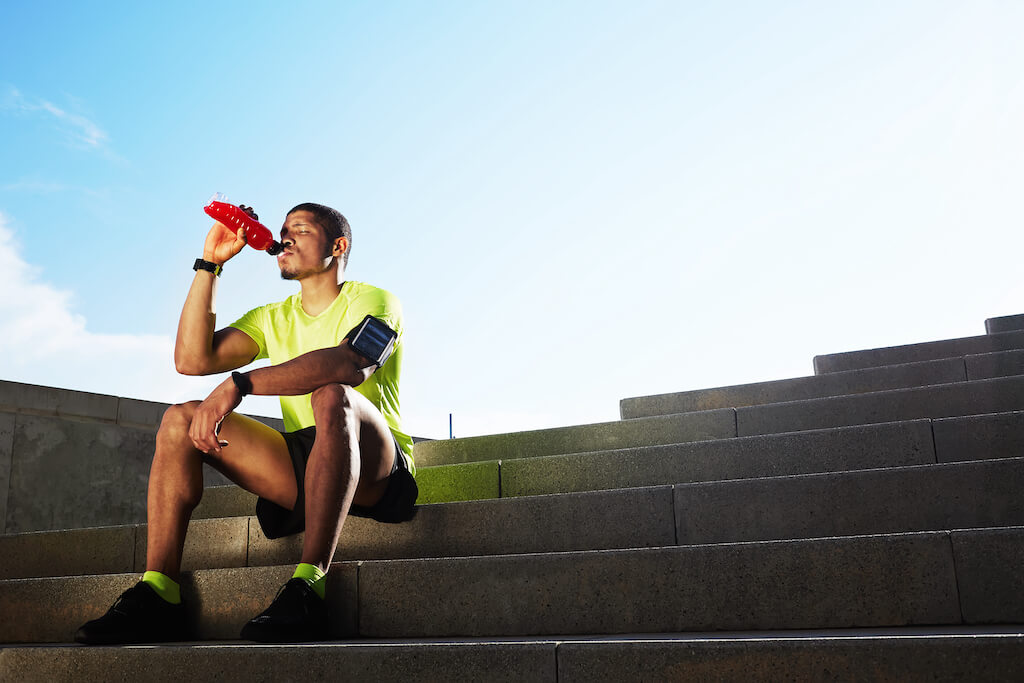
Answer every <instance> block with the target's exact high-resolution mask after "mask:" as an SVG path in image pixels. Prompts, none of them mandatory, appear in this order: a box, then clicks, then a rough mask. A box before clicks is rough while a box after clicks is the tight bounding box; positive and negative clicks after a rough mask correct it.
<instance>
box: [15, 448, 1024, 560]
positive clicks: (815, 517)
mask: <svg viewBox="0 0 1024 683" xmlns="http://www.w3.org/2000/svg"><path fill="white" fill-rule="evenodd" d="M1022 489H1024V458H1014V459H1007V460H987V461H975V462H964V463H952V464H947V465H919V466H913V467H896V468H887V469H876V470H860V471H854V472H834V473H829V474H821V475H802V476H792V477H768V478H759V479H749V480H729V481H717V482H707V483H702V484H680V485H676V486H656V487H645V488H634V489H619V490H611V491H599V492H591V493H578V494H561V495H550V496H531V497H523V498H506V499H502V500H489V501H479V502H473V503H451V504H444V505H430V506H425V507H424V508H423V509H422V510H421V511H420V514H419V515H418V516H417V517H416V519H414V520H413V521H411V522H409V523H406V524H400V525H383V524H377V523H375V522H372V521H368V520H365V519H359V518H351V519H350V520H348V521H347V522H346V525H345V529H344V530H343V532H342V536H341V541H340V544H339V547H338V553H337V555H336V558H337V559H338V560H339V561H341V560H349V559H351V560H355V559H361V560H371V559H416V558H428V557H466V556H478V555H502V554H526V553H543V552H569V551H578V550H605V549H607V550H610V549H623V548H644V547H665V546H673V545H689V544H708V543H730V542H739V541H762V540H785V539H798V538H816V537H825V536H855V535H864V534H878V533H899V532H909V531H933V530H943V529H957V528H973V527H995V526H1017V525H1021V526H1024V498H1021V496H1020V491H1021V490H1022ZM551 519H557V520H559V524H557V525H552V524H549V523H548V522H547V521H548V520H551ZM301 550H302V536H301V535H298V536H295V537H292V538H289V539H279V540H273V541H271V540H268V539H267V538H266V537H265V536H263V534H262V532H261V531H260V529H259V524H258V522H257V521H256V519H255V518H254V517H234V518H224V519H208V520H194V521H193V522H192V524H191V525H190V529H189V536H188V539H187V542H186V547H185V554H184V559H183V567H184V569H211V568H227V567H244V566H270V565H278V564H288V563H290V562H295V561H297V558H298V557H300V555H301ZM145 551H146V528H145V526H138V527H136V526H122V527H108V528H100V529H75V530H68V531H54V532H44V533H35V534H20V535H16V536H6V537H3V536H0V578H4V579H11V578H31V577H45V576H70V575H82V574H93V573H96V574H99V573H122V572H132V571H134V572H138V573H141V572H142V571H143V570H144V569H145Z"/></svg>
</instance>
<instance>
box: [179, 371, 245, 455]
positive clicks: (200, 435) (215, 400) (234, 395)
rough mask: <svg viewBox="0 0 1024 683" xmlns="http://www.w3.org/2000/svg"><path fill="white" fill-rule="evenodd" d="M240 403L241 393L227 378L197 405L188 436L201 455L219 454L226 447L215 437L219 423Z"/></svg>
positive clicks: (224, 442)
mask: <svg viewBox="0 0 1024 683" xmlns="http://www.w3.org/2000/svg"><path fill="white" fill-rule="evenodd" d="M241 402H242V393H241V392H240V391H239V390H238V387H237V386H235V382H234V381H233V380H232V379H231V378H230V377H228V378H227V379H226V380H224V381H223V382H221V383H220V384H219V385H218V386H217V388H216V389H214V390H213V391H212V392H211V393H210V395H209V396H207V397H206V400H205V401H203V402H202V403H200V404H199V407H197V408H196V412H195V413H194V414H193V416H192V425H191V426H190V427H189V429H188V436H189V438H190V439H192V443H193V445H195V447H196V448H198V449H199V450H200V451H202V452H203V453H217V454H220V449H221V448H223V447H224V446H227V445H228V442H227V441H221V440H220V439H219V438H218V437H217V432H218V431H219V430H220V423H221V422H222V421H223V420H224V418H225V417H227V416H228V415H229V414H230V413H231V411H233V410H234V409H235V408H237V407H238V405H239V404H240V403H241Z"/></svg>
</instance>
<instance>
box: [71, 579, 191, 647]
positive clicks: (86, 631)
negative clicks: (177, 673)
mask: <svg viewBox="0 0 1024 683" xmlns="http://www.w3.org/2000/svg"><path fill="white" fill-rule="evenodd" d="M75 640H76V641H77V642H79V643H85V644H86V645H120V644H125V643H162V642H170V641H178V640H190V638H189V637H188V627H187V626H186V625H185V605H184V603H179V604H177V605H172V604H171V603H169V602H167V601H166V600H164V599H163V598H161V597H160V596H159V595H157V594H156V591H154V590H153V589H152V588H151V587H150V586H149V584H145V583H143V582H142V581H139V582H138V583H137V584H135V585H134V586H132V587H131V588H129V589H128V590H126V591H125V592H124V593H121V597H119V598H118V599H117V602H115V603H114V605H113V607H111V608H110V609H109V610H107V613H106V614H104V615H103V616H102V617H100V618H99V619H93V620H92V621H90V622H87V623H86V624H85V625H83V626H82V627H81V628H80V629H78V632H77V633H76V634H75Z"/></svg>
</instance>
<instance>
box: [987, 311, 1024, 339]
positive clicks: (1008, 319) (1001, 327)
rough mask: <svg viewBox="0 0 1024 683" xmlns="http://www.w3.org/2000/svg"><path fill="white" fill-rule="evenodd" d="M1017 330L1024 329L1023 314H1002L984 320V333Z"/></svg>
mask: <svg viewBox="0 0 1024 683" xmlns="http://www.w3.org/2000/svg"><path fill="white" fill-rule="evenodd" d="M1019 330H1024V315H1019V314H1018V315H1004V316H1000V317H998V318H989V319H988V320H986V321H985V333H986V334H1000V333H1002V332H1017V331H1019Z"/></svg>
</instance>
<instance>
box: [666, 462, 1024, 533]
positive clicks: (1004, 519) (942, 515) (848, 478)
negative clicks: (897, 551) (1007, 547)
mask: <svg viewBox="0 0 1024 683" xmlns="http://www.w3.org/2000/svg"><path fill="white" fill-rule="evenodd" d="M1021 491H1024V458H1017V459H1014V460H993V461H984V462H974V463H958V464H956V465H931V466H927V467H911V468H902V469H889V470H871V471H865V472H845V473H841V474H831V475H809V476H800V477H783V478H776V479H753V480H748V481H740V480H737V481H727V482H716V483H712V484H691V485H687V486H677V487H675V511H676V529H677V534H678V542H679V544H680V545H684V544H688V543H690V544H696V543H731V542H736V541H753V540H758V541H760V540H770V539H790V538H816V537H824V536H853V535H857V534H881V533H899V532H907V531H928V530H936V529H964V528H977V527H998V526H1015V525H1024V496H1021V493H1020V492H1021Z"/></svg>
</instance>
